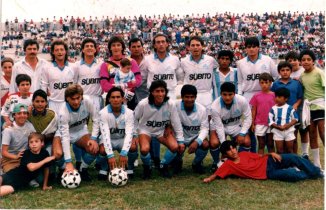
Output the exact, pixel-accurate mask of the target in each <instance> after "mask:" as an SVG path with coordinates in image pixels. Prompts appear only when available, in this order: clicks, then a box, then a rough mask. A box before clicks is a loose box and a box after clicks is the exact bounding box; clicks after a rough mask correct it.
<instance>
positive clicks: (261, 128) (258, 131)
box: [255, 125, 271, 136]
mask: <svg viewBox="0 0 326 210" xmlns="http://www.w3.org/2000/svg"><path fill="white" fill-rule="evenodd" d="M267 133H271V129H270V127H269V126H266V125H256V126H255V135H256V136H265V135H266V134H267Z"/></svg>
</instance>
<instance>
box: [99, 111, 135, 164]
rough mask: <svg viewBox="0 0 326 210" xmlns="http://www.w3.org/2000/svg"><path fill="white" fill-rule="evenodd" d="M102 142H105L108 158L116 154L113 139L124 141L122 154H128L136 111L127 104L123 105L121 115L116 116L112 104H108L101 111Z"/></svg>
mask: <svg viewBox="0 0 326 210" xmlns="http://www.w3.org/2000/svg"><path fill="white" fill-rule="evenodd" d="M99 116H100V129H101V138H102V139H101V142H103V145H104V149H105V152H106V154H107V157H108V158H111V157H113V156H114V154H113V148H112V144H111V142H112V141H123V147H122V150H121V154H122V155H124V156H125V155H127V154H128V152H129V149H130V146H131V142H132V135H133V129H134V113H133V111H132V110H130V109H128V108H127V107H126V106H125V105H122V107H121V113H120V115H119V116H117V117H116V116H115V115H114V114H113V111H112V107H111V105H107V106H106V107H104V108H103V109H102V110H101V111H100V114H99Z"/></svg>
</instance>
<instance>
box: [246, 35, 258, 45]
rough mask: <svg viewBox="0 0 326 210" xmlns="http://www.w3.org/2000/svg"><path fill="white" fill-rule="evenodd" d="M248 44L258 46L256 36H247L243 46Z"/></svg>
mask: <svg viewBox="0 0 326 210" xmlns="http://www.w3.org/2000/svg"><path fill="white" fill-rule="evenodd" d="M248 46H255V47H259V40H258V38H257V37H255V36H252V37H248V38H246V39H245V47H248Z"/></svg>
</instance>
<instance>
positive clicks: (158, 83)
mask: <svg viewBox="0 0 326 210" xmlns="http://www.w3.org/2000/svg"><path fill="white" fill-rule="evenodd" d="M160 87H162V88H164V89H165V98H164V102H166V101H168V100H169V97H168V96H167V95H168V92H169V91H168V88H167V85H166V82H165V81H164V80H156V81H153V82H152V84H151V86H150V87H149V95H148V103H149V104H154V96H153V95H152V92H153V91H154V90H155V89H156V88H160Z"/></svg>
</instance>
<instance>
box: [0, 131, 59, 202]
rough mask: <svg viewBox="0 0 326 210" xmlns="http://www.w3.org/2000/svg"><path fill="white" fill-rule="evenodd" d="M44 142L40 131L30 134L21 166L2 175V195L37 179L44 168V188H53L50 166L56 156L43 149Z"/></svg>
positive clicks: (0, 183)
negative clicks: (49, 184) (50, 181)
mask: <svg viewBox="0 0 326 210" xmlns="http://www.w3.org/2000/svg"><path fill="white" fill-rule="evenodd" d="M43 144H44V140H43V136H42V135H41V134H38V133H31V134H30V135H29V136H28V147H29V149H28V150H25V151H24V155H23V157H22V159H21V163H20V166H19V167H17V168H14V169H12V170H10V171H8V172H7V173H6V174H4V175H2V176H0V196H4V195H8V194H11V193H14V192H15V191H17V190H19V189H21V188H23V187H26V186H28V183H29V182H30V181H31V180H33V179H35V178H36V177H37V176H38V175H39V173H40V172H41V171H42V170H43V173H44V180H43V187H42V189H43V190H50V189H52V187H51V186H48V178H49V166H50V164H51V161H53V160H54V159H55V158H54V156H49V153H48V152H47V151H46V150H45V149H42V146H43Z"/></svg>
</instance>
